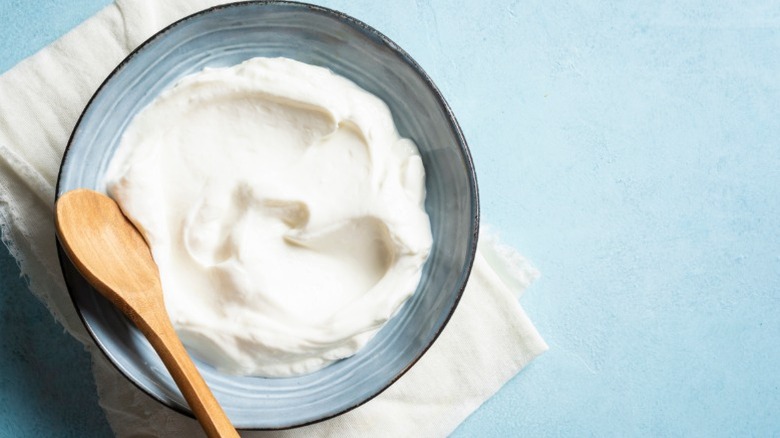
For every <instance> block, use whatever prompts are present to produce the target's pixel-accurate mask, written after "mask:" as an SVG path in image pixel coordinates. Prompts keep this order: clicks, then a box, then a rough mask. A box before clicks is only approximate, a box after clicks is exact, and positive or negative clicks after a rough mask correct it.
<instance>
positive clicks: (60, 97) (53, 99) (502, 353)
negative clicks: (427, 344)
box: [0, 0, 547, 437]
mask: <svg viewBox="0 0 780 438" xmlns="http://www.w3.org/2000/svg"><path fill="white" fill-rule="evenodd" d="M218 3H224V2H220V1H213V0H168V1H165V2H160V1H156V0H117V1H116V3H115V4H112V5H110V6H108V7H106V8H105V9H103V10H102V11H101V12H99V13H98V14H96V15H95V16H93V17H92V18H90V19H88V20H87V21H86V22H84V23H83V24H81V25H80V26H79V27H77V28H76V29H74V30H73V31H71V32H69V33H68V34H66V35H65V36H63V37H62V38H60V39H59V40H58V41H56V42H54V43H52V44H51V45H50V46H48V47H46V48H44V49H43V50H41V51H40V52H38V53H37V54H35V55H33V56H32V57H30V58H28V59H26V60H24V61H22V62H21V63H19V64H18V65H17V66H16V67H14V68H13V69H11V70H10V71H8V72H6V73H5V74H3V75H2V76H0V228H1V229H2V239H3V242H4V243H5V244H6V245H8V247H9V248H10V250H11V253H12V254H13V255H14V257H15V258H16V259H17V261H18V262H19V264H20V266H21V269H22V273H23V274H24V275H25V276H26V277H27V278H28V279H29V281H30V288H31V290H32V291H33V293H34V294H35V295H37V296H38V297H39V298H40V299H41V300H42V301H43V302H44V303H45V304H46V305H47V306H48V308H49V310H51V312H52V314H53V315H54V317H55V318H56V320H57V321H59V322H60V323H61V324H62V325H63V326H64V327H65V329H66V330H67V331H68V332H69V333H70V334H72V335H73V336H74V337H76V338H77V339H78V340H79V341H81V342H82V343H83V344H84V345H85V346H86V348H87V349H88V350H89V351H90V352H91V353H92V357H93V364H94V366H93V371H94V374H95V378H96V383H97V388H98V393H99V397H100V404H101V406H102V407H103V409H104V410H105V412H106V414H107V417H108V421H109V424H110V425H111V427H112V429H113V430H114V432H115V433H116V434H117V435H118V436H188V435H185V434H194V435H189V436H199V435H201V434H202V432H201V430H200V427H199V426H198V424H197V423H196V422H195V420H192V419H191V418H189V417H185V416H183V415H181V414H178V413H176V412H174V411H173V410H170V409H168V408H166V407H164V406H162V405H161V404H159V403H157V402H156V401H154V400H153V399H151V398H150V397H149V396H147V395H146V394H145V393H143V392H141V391H140V390H138V389H137V388H136V387H135V386H133V385H132V384H130V383H129V382H128V381H127V380H126V379H125V378H124V377H123V376H122V375H120V374H119V372H118V371H117V370H115V369H114V368H113V367H112V366H111V365H110V364H108V362H107V360H106V359H105V357H104V356H103V355H102V353H100V352H99V351H98V349H97V347H95V346H94V344H93V342H92V340H91V338H90V337H89V336H88V335H87V333H86V331H85V330H84V328H83V326H82V324H81V321H80V320H79V318H78V316H77V314H76V311H75V309H74V307H73V305H72V303H71V301H70V298H69V297H68V293H67V291H66V289H65V285H64V281H63V279H62V275H61V272H60V267H59V263H58V261H57V255H56V251H55V245H54V224H53V201H54V186H55V184H56V179H57V172H58V169H59V164H60V160H61V158H62V153H63V150H64V148H65V145H66V143H67V140H68V137H69V135H70V132H71V130H72V129H73V126H74V125H75V123H76V120H77V119H78V116H79V114H80V113H81V111H82V110H83V109H84V106H85V105H86V104H87V102H88V100H89V98H90V97H91V96H92V94H93V93H94V92H95V90H96V89H97V87H98V86H99V85H100V83H101V82H102V81H103V80H104V79H105V77H106V76H107V75H108V74H109V73H110V72H111V70H112V69H113V68H114V67H115V66H116V65H117V64H118V63H119V62H120V61H121V60H122V59H123V58H124V57H125V56H126V55H127V54H128V53H129V52H130V51H131V50H132V49H134V48H135V47H137V46H138V45H139V44H140V43H142V42H143V41H144V40H146V39H147V38H148V37H150V36H151V35H152V34H154V33H155V32H156V31H158V30H159V29H162V28H163V27H164V26H166V25H168V24H170V23H172V22H174V21H176V20H178V19H179V18H182V17H184V16H186V15H188V14H191V13H193V12H196V11H198V10H201V9H204V8H206V7H209V6H213V5H215V4H218ZM537 275H538V273H537V272H536V271H535V270H534V269H533V267H531V265H530V264H529V263H528V262H527V261H526V260H525V259H524V258H522V257H521V256H520V255H519V254H517V253H516V252H515V251H514V250H512V249H510V248H507V247H504V246H502V245H500V244H499V243H498V241H497V240H495V239H494V238H491V236H490V234H489V233H487V234H486V233H485V232H483V233H482V236H481V242H480V245H479V251H478V256H477V259H476V262H475V264H474V269H473V271H472V274H471V278H470V279H469V283H468V287H467V288H466V291H465V293H464V296H463V299H462V300H461V302H460V305H459V306H458V309H457V310H456V312H455V314H454V316H453V318H452V319H451V321H450V323H449V324H448V326H447V327H446V329H445V330H444V332H443V333H442V335H441V337H440V338H439V339H438V340H437V341H436V343H435V344H434V345H433V347H432V348H431V349H430V350H429V351H428V353H427V354H426V355H425V356H424V357H423V358H422V359H421V360H420V361H419V362H418V363H417V364H416V365H415V366H414V367H412V369H411V370H410V371H409V372H408V373H407V374H406V375H404V376H403V377H402V378H401V379H400V380H399V381H398V382H396V383H395V384H394V385H393V386H391V387H390V388H389V389H387V390H386V391H385V392H383V393H382V394H381V395H379V396H378V397H376V398H375V399H373V400H371V401H369V402H368V403H366V404H365V405H363V406H361V407H359V408H357V409H355V410H353V411H351V412H349V413H346V414H344V415H341V416H338V417H336V418H333V419H331V420H328V421H325V422H322V423H318V424H314V425H311V426H306V427H303V428H298V429H292V430H287V431H277V432H243V433H242V435H243V436H284V437H288V436H289V437H293V436H331V435H338V436H367V435H369V434H370V435H372V436H444V435H447V434H449V433H450V432H452V431H453V430H454V429H455V428H456V427H457V426H458V424H460V423H461V422H462V421H463V420H464V419H465V418H466V417H467V416H468V415H469V414H470V413H471V412H473V411H474V410H475V409H476V408H477V407H479V406H480V405H481V404H482V403H483V402H484V401H485V400H487V399H488V398H489V397H490V396H491V395H493V394H494V393H495V392H496V391H497V390H498V389H499V388H500V387H501V386H502V385H503V384H504V383H506V382H507V381H508V380H509V379H510V378H511V377H512V376H514V375H515V374H516V373H517V372H518V371H520V370H521V369H522V368H523V367H524V366H525V365H526V364H528V363H529V362H530V361H531V360H532V359H533V358H534V357H536V356H537V355H539V354H540V353H542V352H543V351H545V350H546V349H547V345H546V344H545V343H544V341H543V340H542V338H541V337H540V336H539V334H538V333H537V331H536V329H535V328H534V327H533V325H532V323H531V322H530V320H529V319H528V317H527V316H526V315H525V313H524V312H523V309H522V308H521V307H520V305H519V304H518V302H517V297H518V296H519V295H520V294H521V293H522V292H523V291H524V290H525V288H526V287H527V286H528V285H529V284H530V282H531V281H533V279H534V278H536V276H537Z"/></svg>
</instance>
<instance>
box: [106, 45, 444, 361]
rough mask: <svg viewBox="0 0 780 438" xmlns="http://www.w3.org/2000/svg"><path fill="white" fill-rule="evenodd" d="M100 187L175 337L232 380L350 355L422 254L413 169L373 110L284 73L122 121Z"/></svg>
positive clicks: (173, 101)
mask: <svg viewBox="0 0 780 438" xmlns="http://www.w3.org/2000/svg"><path fill="white" fill-rule="evenodd" d="M105 182H106V187H107V190H108V192H109V194H110V195H111V196H112V197H113V198H114V199H116V200H117V202H118V203H119V204H120V206H121V207H122V209H123V211H124V212H125V214H126V215H127V216H128V217H129V218H130V219H131V220H132V221H133V222H134V223H135V224H136V226H137V227H138V228H139V230H140V231H141V233H142V234H143V235H144V237H145V238H146V240H147V242H148V243H149V245H150V247H151V250H152V254H153V256H154V259H155V261H156V263H157V265H158V266H159V269H160V276H161V279H162V284H163V291H164V296H165V304H166V307H167V309H168V313H169V315H170V317H171V320H172V322H173V324H174V327H175V328H176V330H177V332H178V334H179V336H180V337H181V338H182V340H183V342H184V343H185V345H186V346H187V347H188V348H189V350H190V351H191V352H193V353H194V354H195V355H196V356H199V357H200V358H202V359H203V360H205V361H206V362H209V363H210V364H212V365H214V366H216V367H217V368H218V369H220V370H222V371H224V372H227V373H231V374H241V375H262V376H291V375H297V374H303V373H308V372H312V371H315V370H317V369H320V368H322V367H324V366H326V365H327V364H329V363H331V362H333V361H336V360H338V359H341V358H345V357H348V356H351V355H353V354H354V353H355V352H356V351H357V350H358V349H360V348H361V347H362V346H363V345H365V343H366V342H368V340H370V339H371V337H373V335H374V334H376V332H377V331H378V330H379V329H380V328H381V327H382V325H383V324H384V323H385V322H387V321H388V319H390V318H391V317H392V316H393V315H394V314H395V313H396V312H397V311H398V310H399V309H400V307H401V306H402V305H403V303H404V302H405V301H406V300H407V299H408V298H409V297H410V296H411V295H412V294H413V293H414V291H415V289H416V288H417V284H418V282H419V280H420V276H421V273H422V268H423V265H424V263H425V260H426V259H427V257H428V254H429V253H430V250H431V245H432V237H431V230H430V221H429V218H428V215H427V214H426V212H425V209H424V205H423V204H424V201H425V172H424V169H423V164H422V160H421V159H420V156H419V152H418V150H417V148H416V146H415V144H414V143H413V142H412V141H410V140H408V139H404V138H401V137H400V136H399V134H398V132H397V130H396V127H395V125H394V123H393V119H392V116H391V114H390V111H389V109H388V108H387V106H386V105H385V104H384V102H382V101H381V100H380V99H379V98H377V97H376V96H374V95H372V94H371V93H369V92H367V91H365V90H363V89H361V88H360V87H358V86H357V85H355V84H354V83H353V82H351V81H349V80H347V79H345V78H343V77H341V76H338V75H336V74H334V73H332V72H330V71H329V70H327V69H324V68H321V67H316V66H312V65H308V64H304V63H301V62H298V61H294V60H290V59H286V58H254V59H251V60H248V61H246V62H244V63H243V64H240V65H237V66H233V67H228V68H215V69H206V70H204V71H202V72H200V73H196V74H194V75H191V76H188V77H185V78H183V79H181V80H180V81H179V82H178V83H177V84H176V85H175V86H174V87H173V88H171V89H169V90H167V91H165V92H164V93H162V94H161V95H160V96H159V97H158V98H156V99H155V100H154V101H153V102H152V103H151V104H150V105H149V106H147V107H146V108H145V109H143V110H142V111H141V112H140V113H138V115H137V116H136V117H135V118H134V119H133V120H132V121H131V123H130V124H129V126H128V127H127V129H126V130H125V132H124V134H123V137H122V140H121V143H120V146H119V148H118V150H117V152H116V154H115V155H114V157H113V158H112V161H111V162H110V164H109V168H108V172H107V174H106V181H105Z"/></svg>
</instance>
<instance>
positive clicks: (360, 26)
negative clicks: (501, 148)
mask: <svg viewBox="0 0 780 438" xmlns="http://www.w3.org/2000/svg"><path fill="white" fill-rule="evenodd" d="M279 5H281V6H288V7H293V8H300V9H301V10H302V11H304V12H309V13H310V12H313V13H318V14H322V15H326V16H329V17H331V18H335V19H336V20H338V21H341V22H343V23H346V24H347V25H349V26H351V27H353V28H355V29H356V30H357V31H359V32H361V33H363V34H364V35H366V36H368V37H373V38H376V39H377V40H379V41H380V42H381V43H382V44H383V45H384V46H386V47H387V48H388V49H390V50H391V51H392V52H394V53H395V54H396V55H398V56H399V57H400V59H401V60H402V61H403V62H405V63H406V64H407V65H408V66H410V67H411V68H412V69H413V70H414V71H415V73H416V74H418V75H419V77H420V78H421V79H422V80H423V82H424V83H425V85H426V86H427V87H428V89H429V90H430V91H431V92H432V93H433V96H434V98H435V99H436V101H437V103H438V105H439V106H440V108H441V109H442V110H443V111H444V113H445V115H446V116H447V120H448V122H449V124H450V128H451V130H452V131H453V133H454V134H455V137H456V140H457V143H458V147H459V148H460V150H461V153H462V154H463V158H464V161H465V164H466V168H467V173H468V179H469V186H470V189H471V190H472V193H473V197H472V201H473V202H472V211H471V218H472V223H473V227H472V230H471V237H472V244H471V248H470V249H469V251H468V254H467V255H466V257H467V258H466V261H465V266H464V267H465V269H464V271H463V272H462V274H463V275H461V279H460V281H459V283H460V284H459V285H458V286H457V287H458V290H457V296H456V297H455V301H454V303H453V305H452V308H451V309H449V312H448V313H447V315H446V316H445V318H444V320H443V322H442V324H441V326H439V327H438V328H437V330H436V332H435V333H434V334H433V337H432V338H431V339H430V341H429V342H428V343H427V345H426V346H425V347H424V348H423V349H422V350H421V351H420V352H419V354H417V355H416V356H415V357H414V358H413V359H412V360H411V361H410V362H409V363H408V364H407V365H406V366H405V367H404V368H402V369H401V370H400V371H399V372H398V373H397V374H396V375H395V376H394V377H393V378H392V379H390V380H388V382H387V384H385V385H384V386H383V387H382V388H380V389H379V390H378V391H376V392H375V393H373V394H370V395H369V396H368V397H366V398H365V399H363V400H360V401H359V402H357V403H355V404H353V405H350V406H347V407H346V408H343V409H341V410H339V411H338V412H335V413H333V414H329V415H326V416H323V417H321V418H318V419H315V420H311V421H304V422H301V423H296V424H293V425H289V426H281V427H242V428H240V430H285V429H292V428H297V427H303V426H308V425H311V424H316V423H319V422H322V421H325V420H329V419H331V418H334V417H337V416H339V415H342V414H344V413H346V412H349V411H351V410H353V409H355V408H357V407H359V406H361V405H363V404H365V403H367V402H368V401H370V400H372V399H374V398H375V397H377V396H378V395H379V394H381V393H383V392H384V391H385V390H386V389H387V388H389V387H390V386H392V385H393V384H394V383H395V382H396V381H398V379H400V378H401V377H402V376H403V375H404V374H406V372H407V371H409V369H411V368H412V366H414V365H415V364H416V363H417V362H418V361H419V360H420V359H421V358H422V357H423V356H424V355H425V353H427V352H428V350H429V349H430V348H431V346H432V345H433V344H434V343H435V342H436V340H437V339H438V338H439V336H440V335H441V333H442V331H444V328H445V327H446V326H447V324H448V323H449V321H450V319H451V318H452V315H453V314H454V313H455V309H457V307H458V304H459V303H460V300H461V298H462V297H463V292H464V290H465V288H466V285H467V283H468V279H469V277H470V275H471V270H472V267H473V264H474V260H475V258H476V252H477V242H478V239H479V222H480V209H479V190H478V186H477V176H476V171H475V168H474V162H473V159H472V157H471V152H470V151H469V148H468V144H467V142H466V139H465V137H464V136H463V132H462V131H461V128H460V125H459V124H458V121H457V119H456V118H455V114H454V113H453V112H452V109H451V108H450V106H449V104H448V103H447V101H446V100H445V99H444V96H443V95H442V94H441V92H440V91H439V89H438V87H436V85H435V84H434V83H433V80H432V79H431V78H430V76H428V74H427V73H426V72H425V71H424V70H423V69H422V67H421V66H420V65H419V64H418V63H417V62H416V61H415V60H414V59H413V58H412V57H411V56H410V55H409V54H408V53H407V52H406V51H405V50H403V49H402V48H401V47H400V46H399V45H398V44H396V43H395V42H394V41H392V40H391V39H390V38H388V37H387V36H385V35H384V34H383V33H381V32H379V31H378V30H376V29H374V28H373V27H371V26H369V25H368V24H366V23H364V22H362V21H360V20H358V19H356V18H354V17H352V16H350V15H347V14H346V13H344V12H341V11H338V10H335V9H330V8H326V7H323V6H319V5H313V4H310V3H305V2H298V1H289V0H251V1H238V2H232V3H225V4H221V5H215V6H211V7H209V8H206V9H203V10H200V11H198V12H195V13H193V14H190V15H187V16H185V17H183V18H180V19H178V20H176V21H175V22H173V23H171V24H169V25H167V26H165V27H164V28H162V29H160V30H159V31H157V32H156V33H154V35H152V36H150V37H149V38H147V39H146V40H145V41H144V42H143V43H141V44H140V45H139V46H138V47H136V48H135V49H133V50H132V51H131V52H130V53H129V54H128V55H127V56H125V58H124V59H122V61H121V62H120V63H119V64H117V66H116V67H114V69H113V70H112V71H111V73H109V74H108V76H106V78H105V79H104V80H103V82H101V84H100V86H99V87H98V88H97V89H96V90H95V92H94V93H93V94H92V96H91V97H90V99H89V101H88V102H87V104H86V105H85V106H84V109H83V110H82V112H81V114H80V115H79V118H78V120H77V121H76V124H75V125H74V126H73V130H72V131H71V134H70V137H69V138H68V143H67V145H66V146H65V149H64V150H63V154H62V160H61V161H60V167H59V170H58V173H57V184H56V187H55V192H54V202H55V204H56V202H57V200H58V199H59V197H60V196H61V195H60V189H61V187H60V183H61V181H62V176H63V169H64V167H65V162H66V160H67V158H68V152H69V151H70V148H71V145H72V143H73V141H74V138H75V136H76V132H77V131H78V129H79V127H80V126H81V122H82V120H83V118H84V116H85V115H86V113H87V111H88V110H89V109H90V107H91V106H92V103H93V101H94V100H95V98H96V97H97V96H98V95H99V94H100V93H101V91H102V90H103V88H104V87H105V86H106V85H107V84H108V83H109V82H110V81H111V79H112V78H113V77H114V76H115V75H116V74H117V73H118V72H119V71H120V70H122V68H123V67H124V66H125V65H126V64H127V63H129V62H131V60H132V59H133V58H134V57H135V56H136V55H137V54H138V53H139V52H141V51H143V50H145V48H146V47H147V46H148V45H149V44H151V43H152V42H154V41H155V40H157V39H159V38H162V37H164V36H165V35H166V34H167V33H168V32H170V31H171V30H172V29H174V28H176V27H178V26H180V25H182V24H184V23H186V22H187V21H190V20H192V19H195V18H197V17H200V16H202V15H208V14H211V13H214V12H215V11H219V10H223V9H230V8H242V7H248V6H249V7H257V6H279ZM54 240H55V244H56V247H57V256H58V260H59V265H60V270H61V271H62V274H63V277H64V281H65V286H66V289H67V290H68V295H69V296H70V299H71V303H72V304H73V307H74V308H75V310H76V313H77V314H78V316H79V319H80V320H81V323H82V324H83V325H84V328H85V329H86V331H87V333H89V336H90V337H91V338H92V340H93V341H94V342H95V344H96V345H97V346H98V350H100V352H101V353H102V354H103V356H104V357H105V358H106V359H108V362H109V363H110V364H111V365H112V366H113V367H114V368H115V369H116V370H118V371H119V372H120V374H122V375H123V376H124V377H125V379H127V380H128V381H129V382H130V383H132V384H133V385H134V386H135V387H136V388H138V389H140V390H141V391H142V392H143V393H145V394H146V395H148V396H150V397H151V398H152V399H153V400H155V401H157V402H158V403H160V404H161V405H162V406H165V407H168V408H169V409H172V410H174V411H176V412H179V413H181V414H183V415H186V416H188V417H190V418H195V416H194V414H193V413H192V411H191V410H189V409H187V408H185V407H182V406H179V405H176V404H172V403H169V402H168V401H167V400H165V399H164V398H162V397H161V396H159V395H158V394H156V393H153V392H151V391H149V390H148V389H147V388H145V387H143V386H142V385H141V384H140V383H139V382H138V381H136V379H135V378H133V377H132V376H131V374H130V372H129V371H128V370H126V369H124V367H122V366H121V365H120V364H119V363H117V361H116V360H115V358H114V357H113V355H112V354H111V353H110V352H109V350H108V349H107V348H106V346H105V345H104V344H103V342H102V341H101V340H100V339H99V337H98V336H97V334H96V333H95V331H94V329H93V327H92V326H91V325H90V323H89V322H88V321H87V320H86V319H85V317H84V314H83V312H82V310H81V308H80V306H79V305H78V303H77V302H76V296H75V294H74V292H73V290H74V289H75V286H74V285H72V284H71V282H70V281H69V280H68V275H66V271H67V270H68V269H69V268H72V267H71V262H70V260H69V259H68V257H67V255H66V254H65V252H64V251H63V249H62V246H61V244H60V241H59V237H58V236H57V235H56V233H55V236H54ZM75 273H76V274H77V275H79V276H80V275H81V274H80V273H78V271H77V270H76V271H75Z"/></svg>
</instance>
